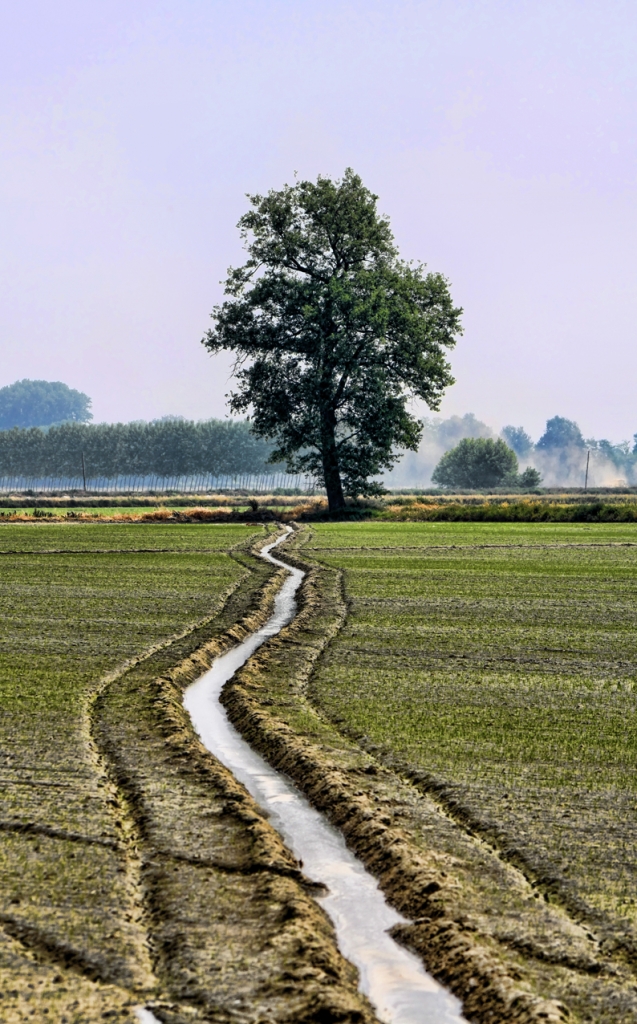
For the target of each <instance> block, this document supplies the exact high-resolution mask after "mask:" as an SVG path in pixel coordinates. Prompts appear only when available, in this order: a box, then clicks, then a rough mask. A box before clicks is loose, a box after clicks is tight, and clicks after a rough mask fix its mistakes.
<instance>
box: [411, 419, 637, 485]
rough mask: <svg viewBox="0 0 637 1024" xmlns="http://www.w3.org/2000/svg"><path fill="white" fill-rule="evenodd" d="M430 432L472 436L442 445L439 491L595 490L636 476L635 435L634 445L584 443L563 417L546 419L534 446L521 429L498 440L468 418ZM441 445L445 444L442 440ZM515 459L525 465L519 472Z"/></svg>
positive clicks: (506, 429) (437, 471)
mask: <svg viewBox="0 0 637 1024" xmlns="http://www.w3.org/2000/svg"><path fill="white" fill-rule="evenodd" d="M432 429H436V430H437V431H438V434H439V435H440V434H441V433H442V432H443V430H445V431H446V433H447V434H448V435H451V434H452V433H454V432H458V431H459V430H461V429H462V430H463V431H466V433H470V434H471V435H473V436H469V437H467V436H465V437H464V438H462V440H460V441H459V443H457V444H455V445H454V446H453V447H448V446H447V445H445V447H447V450H446V451H445V452H444V454H443V455H442V457H441V458H439V461H438V464H437V465H436V467H435V469H434V471H433V474H432V482H433V483H437V484H439V485H440V486H442V487H452V488H479V489H482V488H490V487H510V488H512V489H522V490H533V489H535V488H537V487H538V486H539V485H540V483H541V482H544V483H549V484H550V485H551V486H555V485H564V486H566V485H569V486H582V485H584V484H586V483H588V484H589V485H594V484H596V485H598V486H599V485H602V484H609V483H610V484H613V483H615V482H616V479H617V476H618V475H621V477H622V478H623V479H624V480H625V481H626V482H628V483H630V482H633V481H634V480H635V478H636V477H637V435H635V437H634V443H633V445H631V444H630V443H629V442H628V441H622V442H621V443H619V444H612V443H611V442H610V441H607V440H601V441H597V440H595V438H584V436H583V435H582V432H581V430H580V428H579V426H578V425H577V423H575V422H574V420H569V419H566V418H565V417H564V416H553V417H552V418H551V419H549V420H548V421H547V423H546V430H545V431H544V433H543V434H542V436H541V437H540V439H539V440H538V441H537V443H534V442H533V440H532V438H531V437H530V435H529V434H528V433H527V432H526V430H524V428H523V427H514V426H506V427H504V428H503V430H502V432H501V436H500V438H497V439H496V438H495V437H493V435H492V436H491V437H489V436H488V433H489V432H490V431H489V428H488V427H486V424H481V423H480V422H479V421H478V420H476V419H475V417H473V416H471V415H468V416H465V417H464V418H463V420H460V419H459V418H458V417H452V419H450V420H448V421H442V422H441V423H439V424H432V425H431V427H430V431H431V430H432ZM440 441H442V443H443V444H444V441H445V438H440ZM440 441H439V443H440ZM518 460H519V461H520V462H521V463H522V464H524V463H526V468H525V469H524V471H523V472H522V473H519V472H518V465H519V462H518ZM543 477H544V480H543V479H542V478H543ZM547 478H548V479H547Z"/></svg>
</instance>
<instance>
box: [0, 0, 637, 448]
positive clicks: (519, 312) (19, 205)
mask: <svg viewBox="0 0 637 1024" xmlns="http://www.w3.org/2000/svg"><path fill="white" fill-rule="evenodd" d="M636 35H637V10H636V9H635V8H634V6H633V5H629V4H627V3H623V2H610V3H608V4H605V5H603V7H602V6H601V5H599V4H597V3H592V2H587V0H583V2H579V0H578V2H577V3H575V2H574V0H568V2H566V0H565V2H553V0H551V2H550V3H549V2H548V0H537V2H534V3H526V2H523V0H522V2H516V3H507V2H499V3H494V2H489V0H486V2H484V3H482V2H481V3H478V2H471V3H469V2H456V3H454V2H452V3H447V4H442V3H439V2H425V3H419V2H406V0H395V2H392V3H391V4H390V3H389V2H380V3H379V2H373V0H368V2H365V3H363V2H360V0H355V2H335V0H324V2H322V3H320V4H319V3H318V2H312V0H309V2H308V3H305V4H303V5H298V4H292V3H291V2H289V0H278V2H273V0H267V2H265V3H264V2H261V3H256V2H239V3H236V4H232V5H230V4H227V3H222V2H214V0H206V2H203V0H180V2H179V3H177V2H176V0H171V2H165V0H127V2H126V3H124V2H123V0H103V2H101V3H100V4H99V5H95V6H93V5H85V4H81V3H79V0H60V2H59V3H57V4H55V5H53V4H51V3H50V2H45V0H31V2H27V3H25V4H22V5H15V4H9V3H7V2H0V54H1V56H2V60H1V61H0V119H1V121H2V133H1V141H0V182H1V186H0V215H1V216H2V221H3V225H4V231H3V235H2V240H1V242H0V260H1V261H2V270H3V273H2V285H1V286H0V287H1V288H2V302H0V332H1V333H0V337H2V355H3V359H2V364H1V366H2V371H1V373H0V387H1V386H4V385H6V384H11V383H13V382H14V381H15V380H18V379H21V378H24V377H29V378H35V379H46V380H61V381H64V382H65V383H67V384H68V385H69V386H70V387H72V388H77V389H78V390H80V391H83V392H86V393H87V394H89V395H90V396H91V397H92V399H93V412H94V418H95V421H96V422H97V421H110V422H112V421H117V420H121V421H130V420H135V419H156V418H159V417H161V416H165V415H183V416H186V417H187V418H192V419H206V418H209V417H219V418H223V417H225V416H226V415H227V410H226V407H225V405H224V394H225V392H227V391H228V390H229V388H230V386H231V384H230V380H229V376H230V364H231V358H230V357H216V358H215V359H211V358H210V357H209V356H208V355H207V354H206V352H205V351H204V349H203V347H202V346H200V345H199V338H200V337H201V336H202V335H203V333H204V331H205V330H206V328H207V326H208V322H209V321H208V315H209V313H210V310H211V309H212V307H213V305H214V304H215V303H216V302H218V301H219V300H220V299H221V295H222V289H221V286H220V285H219V281H220V280H221V279H222V278H223V277H224V276H225V271H226V268H227V267H228V266H229V265H231V264H237V263H239V262H241V260H242V253H241V249H240V246H239V239H238V234H237V231H236V228H235V225H236V222H237V220H238V218H239V216H240V215H241V213H242V212H243V211H244V210H245V208H246V199H245V193H246V192H254V191H266V190H267V189H269V188H277V187H279V186H281V185H282V184H283V183H284V182H286V181H291V180H292V179H293V176H294V172H295V171H298V174H299V175H300V176H301V177H309V178H316V175H317V174H318V173H324V174H329V175H331V176H339V175H341V174H342V173H343V171H344V169H345V167H347V166H352V167H353V168H354V169H355V170H356V171H357V172H358V173H360V174H361V175H362V177H363V180H364V182H365V184H366V185H368V186H369V187H370V188H371V189H373V190H374V191H375V192H377V193H378V195H379V208H380V210H381V211H382V212H384V213H387V214H388V215H389V217H390V219H391V223H392V227H393V230H394V233H395V236H396V241H397V243H398V245H399V248H400V250H401V253H402V255H403V256H404V257H405V258H408V259H417V260H423V261H424V262H426V263H427V264H428V266H429V267H430V269H432V270H436V271H440V272H442V273H443V274H445V275H446V276H447V277H448V278H449V280H450V285H451V292H452V296H453V298H454V301H455V302H456V303H458V304H459V305H462V306H463V307H464V309H465V316H464V325H465V334H464V336H463V337H462V338H461V340H460V342H459V344H458V346H457V349H456V350H455V352H454V353H453V354H452V356H451V361H452V366H453V370H454V374H455V376H456V378H457V383H456V385H455V386H454V387H452V388H451V389H450V390H449V392H448V394H447V395H446V397H445V399H444V401H443V404H442V407H441V410H440V412H439V415H440V416H442V417H449V416H451V415H454V414H457V415H463V414H464V413H465V412H466V410H467V409H472V410H473V411H474V413H475V415H476V416H477V417H478V418H479V419H480V420H483V421H485V422H486V423H487V424H488V425H489V426H491V427H492V429H493V430H495V431H499V429H500V428H501V426H502V425H504V424H507V423H513V424H515V425H520V424H521V425H523V426H524V427H525V428H526V429H527V430H528V431H529V433H531V434H532V436H533V437H534V438H537V437H539V435H540V434H541V433H542V430H543V428H544V424H545V422H546V420H547V419H548V418H549V417H551V416H554V415H561V416H565V417H567V418H569V419H573V420H576V421H577V422H578V423H579V425H580V427H581V429H582V431H583V433H584V435H585V436H587V437H589V436H596V437H607V438H609V439H611V440H613V441H620V440H622V439H624V438H631V437H632V435H633V434H634V433H635V431H637V411H635V412H634V411H633V406H634V400H633V391H634V386H633V380H634V378H635V375H636V371H637V346H636V345H635V344H634V341H633V335H632V331H633V323H634V321H635V312H636V310H635V307H636V306H637V295H636V290H635V286H634V281H635V278H636V276H637V253H636V251H635V244H634V241H633V239H634V237H635V235H636V233H637V232H636V230H635V229H636V228H637V138H636V136H635V133H634V114H633V111H634V107H635V99H636V93H637V81H636V79H637V67H636V66H635V61H634V51H635V36H636ZM417 411H418V412H419V414H420V415H431V413H428V411H427V410H426V408H425V407H418V410H417Z"/></svg>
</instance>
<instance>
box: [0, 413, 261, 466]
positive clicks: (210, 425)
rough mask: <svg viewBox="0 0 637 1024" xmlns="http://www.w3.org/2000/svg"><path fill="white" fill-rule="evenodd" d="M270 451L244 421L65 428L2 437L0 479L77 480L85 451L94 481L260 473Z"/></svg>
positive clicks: (13, 432)
mask: <svg viewBox="0 0 637 1024" xmlns="http://www.w3.org/2000/svg"><path fill="white" fill-rule="evenodd" d="M271 450H272V446H271V444H269V443H268V442H267V441H263V440H261V439H259V438H257V437H255V436H254V434H253V433H252V431H251V430H250V426H249V424H248V423H245V422H232V421H224V420H208V421H207V422H202V423H193V422H191V421H189V420H177V419H172V420H161V421H158V422H155V423H116V424H108V423H103V424H96V425H83V424H73V423H65V424H62V425H61V426H59V427H51V429H50V430H48V431H43V430H38V429H37V428H34V427H32V428H31V429H28V430H20V429H18V428H16V429H14V430H8V431H3V432H0V476H27V477H78V476H81V473H82V452H83V453H84V460H85V465H86V472H87V476H89V477H107V478H110V477H116V476H121V475H125V474H130V475H135V476H136V475H139V476H151V475H154V476H158V477H171V476H178V475H179V476H181V475H188V474H192V473H211V474H213V475H218V476H220V475H225V474H232V473H259V472H263V471H264V469H265V468H266V466H267V460H268V457H269V455H270V452H271Z"/></svg>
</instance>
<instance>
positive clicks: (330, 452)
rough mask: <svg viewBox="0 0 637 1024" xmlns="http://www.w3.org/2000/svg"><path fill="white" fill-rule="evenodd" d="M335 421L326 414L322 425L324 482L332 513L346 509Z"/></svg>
mask: <svg viewBox="0 0 637 1024" xmlns="http://www.w3.org/2000/svg"><path fill="white" fill-rule="evenodd" d="M335 427H336V423H335V419H334V415H333V414H332V413H331V410H330V412H328V413H326V414H324V416H323V417H322V423H321V442H322V444H321V448H322V457H323V480H324V482H325V490H326V491H327V504H328V508H329V510H330V512H340V511H342V509H344V508H345V498H344V496H343V485H342V483H341V471H340V468H339V465H338V449H337V447H336V433H335Z"/></svg>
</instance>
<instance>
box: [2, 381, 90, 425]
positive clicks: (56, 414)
mask: <svg viewBox="0 0 637 1024" xmlns="http://www.w3.org/2000/svg"><path fill="white" fill-rule="evenodd" d="M90 405H91V399H90V398H89V397H88V395H85V394H83V393H82V392H81V391H75V390H74V389H73V388H70V387H69V386H68V385H67V384H62V382H61V381H59V380H58V381H48V380H26V379H25V380H17V381H16V382H15V384H8V385H7V386H6V387H4V388H0V430H10V429H11V428H12V427H48V426H50V425H51V424H52V423H63V422H72V423H87V422H88V421H89V420H92V419H93V414H92V413H91V411H90Z"/></svg>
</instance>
